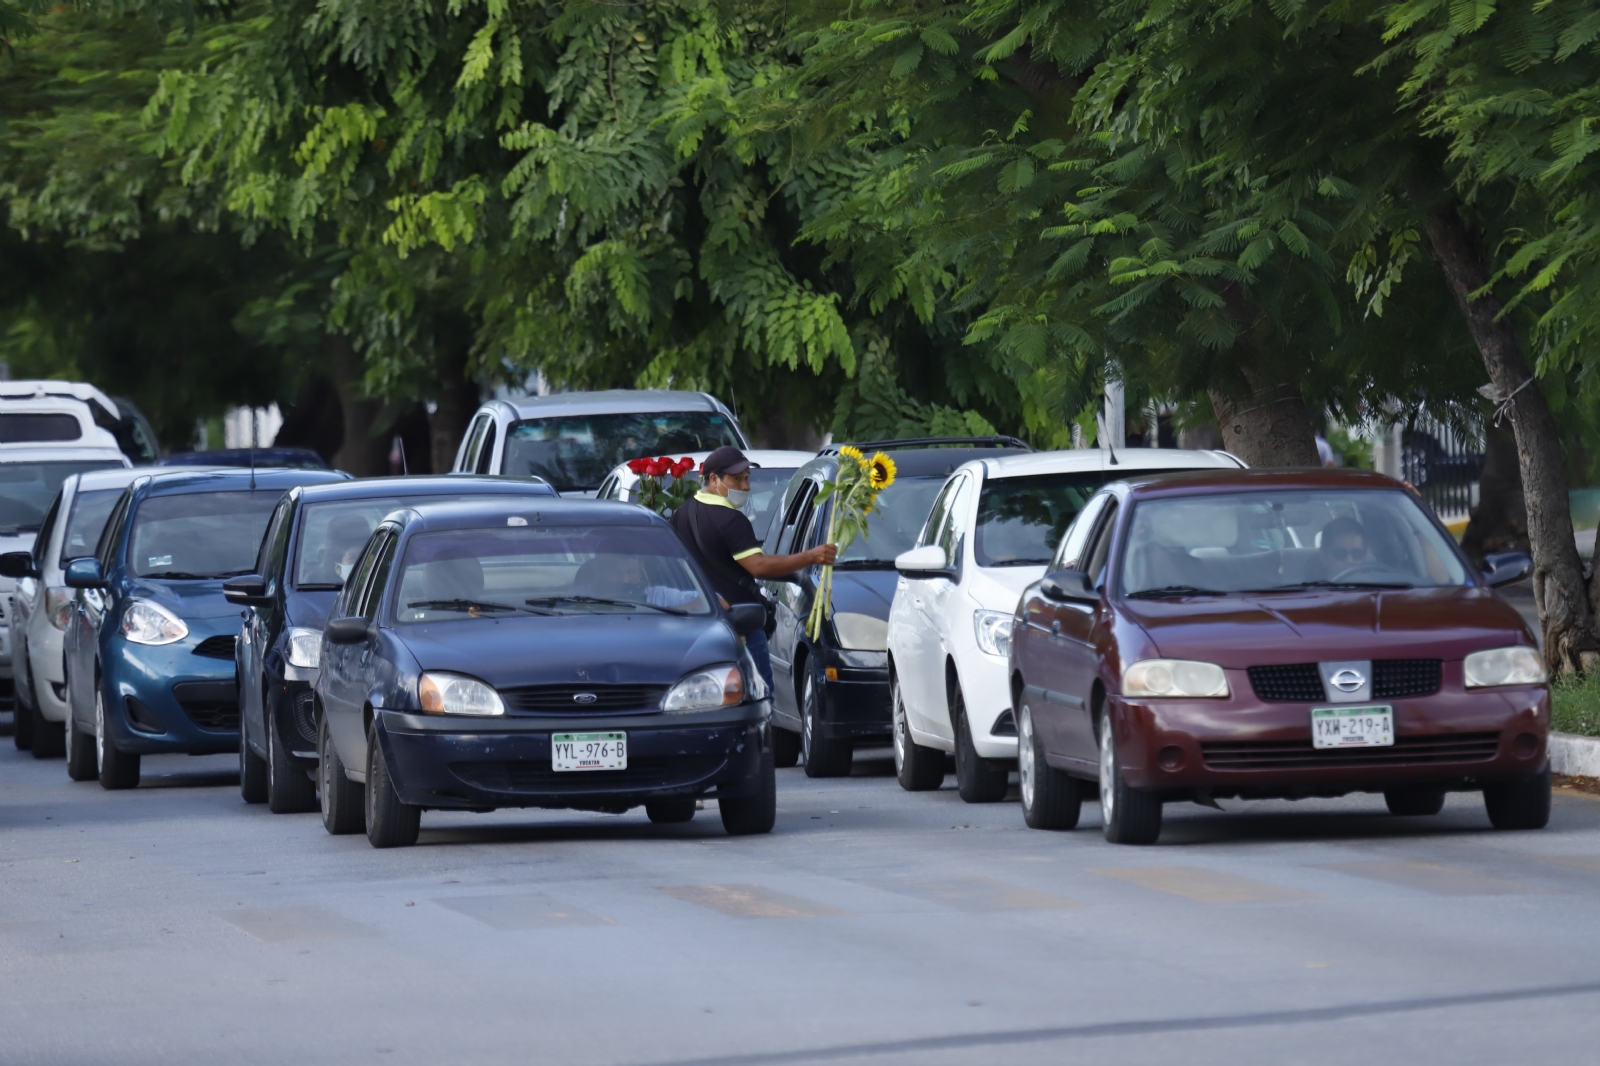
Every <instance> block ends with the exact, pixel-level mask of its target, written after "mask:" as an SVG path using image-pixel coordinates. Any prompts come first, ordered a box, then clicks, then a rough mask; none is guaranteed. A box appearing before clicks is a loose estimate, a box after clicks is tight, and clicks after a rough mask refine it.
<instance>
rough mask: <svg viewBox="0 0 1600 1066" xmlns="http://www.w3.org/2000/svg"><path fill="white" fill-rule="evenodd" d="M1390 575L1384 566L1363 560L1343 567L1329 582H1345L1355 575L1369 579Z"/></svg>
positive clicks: (1369, 560)
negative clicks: (1363, 575)
mask: <svg viewBox="0 0 1600 1066" xmlns="http://www.w3.org/2000/svg"><path fill="white" fill-rule="evenodd" d="M1391 573H1392V572H1391V571H1390V569H1389V568H1388V567H1387V566H1384V565H1383V564H1382V563H1380V562H1376V561H1374V560H1372V559H1363V560H1361V561H1360V562H1359V563H1356V564H1355V565H1353V566H1347V567H1345V568H1344V569H1343V570H1341V571H1339V572H1338V573H1337V574H1334V575H1333V577H1332V578H1331V579H1330V580H1333V581H1346V580H1348V579H1350V578H1352V577H1354V576H1355V575H1357V574H1366V575H1367V576H1369V577H1382V576H1388V575H1390V574H1391Z"/></svg>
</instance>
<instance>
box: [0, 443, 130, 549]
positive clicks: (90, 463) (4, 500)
mask: <svg viewBox="0 0 1600 1066" xmlns="http://www.w3.org/2000/svg"><path fill="white" fill-rule="evenodd" d="M121 468H122V464H121V463H117V462H112V461H109V460H106V459H95V460H85V461H82V462H62V463H5V462H0V536H13V535H15V534H17V533H28V532H37V531H38V529H39V527H40V526H41V525H43V524H44V515H45V512H46V511H48V510H50V505H51V504H52V503H54V502H55V498H56V493H58V492H60V491H61V483H62V482H63V481H65V480H67V478H69V477H71V476H72V475H73V474H87V473H88V472H89V471H91V470H120V469H121Z"/></svg>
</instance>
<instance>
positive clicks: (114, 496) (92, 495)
mask: <svg viewBox="0 0 1600 1066" xmlns="http://www.w3.org/2000/svg"><path fill="white" fill-rule="evenodd" d="M120 499H122V490H121V489H92V490H90V491H89V492H84V491H83V490H82V489H80V490H78V492H76V493H74V494H73V497H72V506H71V507H70V508H68V510H67V528H66V530H65V531H64V535H63V536H62V538H61V556H60V562H59V564H58V565H60V566H66V565H67V561H68V560H69V559H77V558H80V557H82V556H85V555H93V554H94V549H95V545H96V544H99V543H100V534H101V532H102V531H103V530H104V529H105V528H106V520H107V519H108V518H110V517H111V509H112V508H114V507H116V505H117V501H118V500H120ZM39 543H40V544H44V543H45V539H44V538H43V536H42V535H41V537H40V540H39Z"/></svg>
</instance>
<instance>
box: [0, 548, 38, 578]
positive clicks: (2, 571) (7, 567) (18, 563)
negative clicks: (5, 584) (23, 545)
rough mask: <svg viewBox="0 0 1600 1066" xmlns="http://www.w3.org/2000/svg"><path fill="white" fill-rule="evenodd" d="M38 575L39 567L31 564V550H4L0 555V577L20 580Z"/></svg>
mask: <svg viewBox="0 0 1600 1066" xmlns="http://www.w3.org/2000/svg"><path fill="white" fill-rule="evenodd" d="M38 576H39V568H38V567H37V566H34V565H33V553H32V552H6V553H5V554H4V555H0V577H10V578H16V579H17V580H21V579H22V578H25V577H38Z"/></svg>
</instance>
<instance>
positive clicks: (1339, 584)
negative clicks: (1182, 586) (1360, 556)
mask: <svg viewBox="0 0 1600 1066" xmlns="http://www.w3.org/2000/svg"><path fill="white" fill-rule="evenodd" d="M1411 588H1416V586H1415V585H1408V584H1406V583H1405V582H1404V581H1295V582H1291V583H1290V584H1287V585H1273V586H1271V587H1269V588H1264V589H1242V590H1240V591H1243V592H1293V591H1295V590H1296V589H1411Z"/></svg>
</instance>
